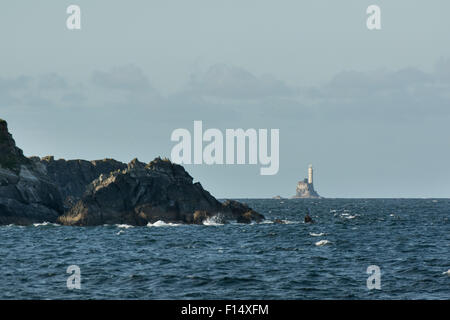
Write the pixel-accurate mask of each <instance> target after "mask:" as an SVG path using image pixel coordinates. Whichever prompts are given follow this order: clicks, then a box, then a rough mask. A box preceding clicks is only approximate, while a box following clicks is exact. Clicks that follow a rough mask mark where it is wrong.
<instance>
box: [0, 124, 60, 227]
mask: <svg viewBox="0 0 450 320" xmlns="http://www.w3.org/2000/svg"><path fill="white" fill-rule="evenodd" d="M62 213H63V207H62V198H61V193H60V192H59V189H58V188H57V186H56V185H55V184H54V183H53V182H52V181H51V180H50V179H49V178H48V177H47V176H46V174H45V172H44V171H42V168H41V167H40V166H36V165H35V164H34V163H33V162H32V161H30V160H29V159H28V158H26V157H24V155H23V152H22V150H20V149H19V148H17V147H16V143H15V141H14V139H13V138H12V136H11V134H10V133H9V132H8V125H7V123H6V121H4V120H0V225H2V224H12V223H14V224H20V225H26V224H31V223H34V222H43V221H49V222H55V221H56V219H57V218H58V216H60V215H61V214H62Z"/></svg>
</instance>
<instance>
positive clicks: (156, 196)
mask: <svg viewBox="0 0 450 320" xmlns="http://www.w3.org/2000/svg"><path fill="white" fill-rule="evenodd" d="M217 215H218V216H219V217H220V218H221V219H223V220H224V221H227V220H229V219H233V220H238V221H239V222H245V223H249V222H251V221H260V220H262V219H264V216H262V215H260V214H258V213H256V212H255V211H253V210H252V209H251V208H249V207H248V206H246V205H244V204H240V203H238V202H236V201H228V202H226V203H224V204H222V203H221V202H219V201H218V200H216V199H215V198H214V197H213V196H212V195H211V194H210V193H209V192H208V191H206V190H205V189H203V187H202V186H201V184H200V183H198V182H196V183H193V179H192V177H191V176H190V175H189V174H188V173H187V172H186V171H185V169H184V168H183V167H182V166H180V165H177V164H173V163H171V162H170V161H169V160H165V159H164V160H163V159H161V158H156V159H155V160H153V161H152V162H150V163H149V164H145V163H142V162H139V161H138V160H137V159H135V160H133V161H132V162H130V164H128V167H127V169H124V170H117V171H114V172H111V173H110V174H109V175H101V176H100V177H99V178H98V179H96V180H94V181H93V182H92V183H91V184H90V185H89V186H88V188H87V191H86V193H85V194H84V196H83V197H82V198H81V200H80V201H78V202H77V203H76V204H75V205H74V207H73V208H72V209H71V210H70V211H69V212H68V213H66V214H64V215H63V216H61V217H60V218H59V219H58V221H59V222H60V223H61V224H64V225H77V226H88V225H103V224H118V223H121V224H130V225H138V226H139V225H146V224H148V223H154V222H156V221H158V220H162V221H164V222H177V223H202V222H203V221H204V220H206V219H208V218H211V217H213V216H217Z"/></svg>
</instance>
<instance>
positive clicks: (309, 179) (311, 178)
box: [308, 164, 313, 184]
mask: <svg viewBox="0 0 450 320" xmlns="http://www.w3.org/2000/svg"><path fill="white" fill-rule="evenodd" d="M308 183H309V184H313V167H312V164H310V165H309V167H308Z"/></svg>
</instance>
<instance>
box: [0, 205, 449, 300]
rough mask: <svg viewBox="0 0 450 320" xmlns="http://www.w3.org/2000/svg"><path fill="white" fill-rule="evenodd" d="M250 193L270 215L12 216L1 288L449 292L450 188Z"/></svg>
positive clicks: (211, 295)
mask: <svg viewBox="0 0 450 320" xmlns="http://www.w3.org/2000/svg"><path fill="white" fill-rule="evenodd" d="M240 201H243V202H245V203H247V204H248V205H250V206H251V207H253V208H254V209H255V210H256V211H258V212H260V213H262V214H264V215H265V217H266V220H265V221H264V222H262V223H252V224H238V223H229V224H220V223H218V222H217V221H215V220H214V219H211V220H208V221H206V222H205V223H204V224H203V225H181V224H167V223H164V222H161V221H159V222H156V223H154V224H149V225H147V226H144V227H133V226H129V225H104V226H98V227H67V226H60V225H57V224H51V223H41V224H34V225H32V226H26V227H23V226H16V225H9V226H1V227H0V299H295V300H297V299H300V300H303V299H444V300H448V299H450V220H449V219H450V199H289V200H288V199H286V200H284V199H240ZM308 210H309V211H310V212H311V214H310V215H311V216H312V218H313V220H314V223H312V224H307V223H304V216H305V214H306V212H308ZM275 219H281V220H282V221H283V223H273V220H275Z"/></svg>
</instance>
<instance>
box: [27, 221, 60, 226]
mask: <svg viewBox="0 0 450 320" xmlns="http://www.w3.org/2000/svg"><path fill="white" fill-rule="evenodd" d="M33 226H35V227H45V226H54V227H58V226H61V225H60V224H57V223H51V222H47V221H45V222H42V223H33Z"/></svg>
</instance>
